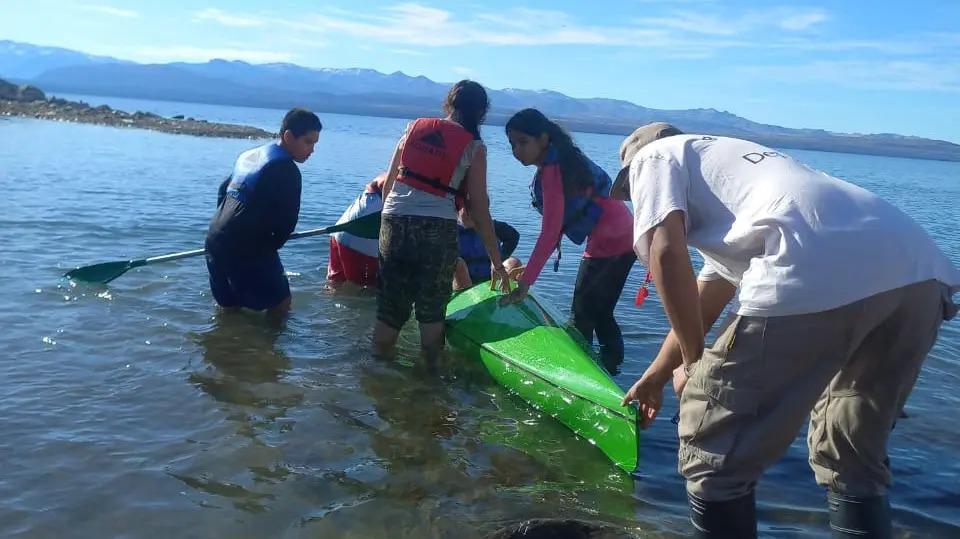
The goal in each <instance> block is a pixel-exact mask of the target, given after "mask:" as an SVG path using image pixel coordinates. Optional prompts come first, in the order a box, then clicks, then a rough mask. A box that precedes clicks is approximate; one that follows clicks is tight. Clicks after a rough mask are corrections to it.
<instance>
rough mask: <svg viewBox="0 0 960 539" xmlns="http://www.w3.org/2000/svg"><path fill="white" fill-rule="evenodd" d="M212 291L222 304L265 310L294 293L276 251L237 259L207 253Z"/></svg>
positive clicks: (223, 305) (214, 297)
mask: <svg viewBox="0 0 960 539" xmlns="http://www.w3.org/2000/svg"><path fill="white" fill-rule="evenodd" d="M207 272H208V273H209V274H210V292H212V293H213V299H215V300H216V301H217V303H218V304H219V305H221V306H222V307H246V308H248V309H254V310H257V311H262V310H264V309H270V308H273V307H276V306H277V305H279V304H280V303H281V302H282V301H283V300H285V299H287V297H289V296H290V282H289V281H288V280H287V276H286V274H285V273H284V271H283V264H281V263H280V255H279V254H277V253H273V254H272V255H266V256H262V257H257V258H241V259H234V258H228V257H216V256H213V255H211V254H210V253H207Z"/></svg>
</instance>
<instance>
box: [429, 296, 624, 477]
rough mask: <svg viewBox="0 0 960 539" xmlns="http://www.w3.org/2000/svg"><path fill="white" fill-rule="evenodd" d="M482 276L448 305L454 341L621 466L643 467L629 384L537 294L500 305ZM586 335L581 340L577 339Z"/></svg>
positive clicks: (502, 382)
mask: <svg viewBox="0 0 960 539" xmlns="http://www.w3.org/2000/svg"><path fill="white" fill-rule="evenodd" d="M499 297H500V294H499V293H498V292H495V291H492V290H490V284H489V283H481V284H478V285H476V286H474V287H472V288H468V289H466V290H463V291H461V292H459V293H457V294H456V295H455V296H454V297H453V298H452V299H451V300H450V303H449V304H448V305H447V340H448V342H450V344H451V345H452V346H454V347H455V348H457V349H458V350H460V351H462V352H463V353H465V354H467V355H468V356H469V357H471V358H476V359H479V360H480V361H481V362H482V363H483V365H484V366H485V367H486V369H487V371H489V372H490V374H491V375H492V376H493V378H494V379H496V381H497V382H498V383H499V384H500V385H502V386H503V387H505V388H507V389H508V390H510V391H511V392H512V393H514V394H516V395H518V396H520V397H521V398H522V399H524V400H525V401H527V403H529V404H530V405H531V406H533V407H534V408H536V409H538V410H541V411H543V412H545V413H547V414H549V415H550V416H552V417H554V418H555V419H557V420H558V421H560V422H561V423H563V424H564V425H566V426H567V427H569V428H570V429H571V430H572V431H573V432H575V433H576V434H578V435H579V436H581V437H582V438H584V439H586V440H587V441H589V442H590V443H591V444H593V445H595V446H596V447H597V448H599V449H600V450H601V451H603V453H604V454H605V455H607V457H609V458H610V460H612V461H613V462H614V464H616V465H617V466H618V467H620V468H621V469H623V470H624V471H626V472H628V473H629V472H633V471H634V470H635V469H636V467H637V447H638V440H637V429H636V411H635V408H633V407H629V408H624V407H622V406H620V402H621V400H622V399H623V395H624V393H623V391H622V390H621V389H620V387H619V386H617V384H616V383H615V382H614V381H613V379H611V378H610V375H609V374H607V371H606V370H604V368H603V367H601V366H600V365H598V364H597V362H596V361H594V360H593V358H591V357H590V355H589V354H588V353H587V352H586V351H584V349H583V347H582V346H581V344H580V342H582V337H580V336H579V334H578V333H576V332H575V330H572V329H567V328H566V327H565V326H564V325H563V324H562V323H558V320H562V317H561V316H559V315H558V314H557V313H556V312H555V311H552V310H550V309H549V308H548V307H546V306H545V305H543V304H541V303H540V302H538V301H537V299H536V298H535V297H534V296H533V294H530V295H528V296H527V299H526V300H524V302H523V303H520V304H517V305H506V306H500V305H499V302H498V298H499ZM578 339H579V340H578Z"/></svg>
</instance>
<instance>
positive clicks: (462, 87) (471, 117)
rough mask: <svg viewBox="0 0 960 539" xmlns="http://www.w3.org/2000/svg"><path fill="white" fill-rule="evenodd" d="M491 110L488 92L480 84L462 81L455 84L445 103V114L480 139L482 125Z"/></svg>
mask: <svg viewBox="0 0 960 539" xmlns="http://www.w3.org/2000/svg"><path fill="white" fill-rule="evenodd" d="M488 110H490V100H489V99H488V98H487V91H486V90H484V89H483V86H481V85H480V84H479V83H477V82H474V81H472V80H462V81H460V82H458V83H456V84H454V85H453V86H452V87H451V88H450V91H449V92H448V93H447V98H446V99H445V100H444V101H443V112H444V113H445V114H447V115H448V116H450V118H451V119H452V120H453V121H455V122H457V123H458V124H460V125H461V126H463V128H464V129H466V130H467V131H469V132H471V133H473V137H474V138H475V139H477V140H479V139H480V124H482V123H483V119H484V118H486V116H487V111H488Z"/></svg>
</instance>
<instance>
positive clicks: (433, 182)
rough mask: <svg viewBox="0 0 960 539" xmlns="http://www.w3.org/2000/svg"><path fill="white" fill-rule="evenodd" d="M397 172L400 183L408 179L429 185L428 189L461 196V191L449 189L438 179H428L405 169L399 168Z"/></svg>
mask: <svg viewBox="0 0 960 539" xmlns="http://www.w3.org/2000/svg"><path fill="white" fill-rule="evenodd" d="M399 172H400V175H399V179H400V180H401V181H403V180H405V179H408V178H409V179H412V180H416V181H418V182H421V183H424V184H426V185H429V186H430V187H433V188H435V189H440V190H442V191H446V192H448V193H450V194H451V195H455V196H463V189H454V188H452V187H450V186H449V185H446V184H445V183H443V182H442V181H440V178H429V177H427V176H424V175H422V174H418V173H416V172H414V171H412V170H410V169H409V168H407V167H400V170H399ZM404 183H407V182H406V181H404Z"/></svg>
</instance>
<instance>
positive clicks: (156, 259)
mask: <svg viewBox="0 0 960 539" xmlns="http://www.w3.org/2000/svg"><path fill="white" fill-rule="evenodd" d="M344 224H346V223H344ZM342 228H343V225H342V224H340V225H333V226H325V227H323V228H314V229H311V230H304V231H303V232H294V233H293V234H290V239H291V240H295V239H297V238H307V237H310V236H319V235H321V234H329V233H331V232H337V231H338V230H342ZM205 252H207V251H206V249H194V250H192V251H183V252H182V253H171V254H168V255H161V256H152V257H150V258H144V259H142V260H133V261H131V264H132V265H133V267H138V266H145V265H147V264H153V263H155V262H169V261H171V260H180V259H181V258H190V257H192V256H200V255H202V254H203V253H205Z"/></svg>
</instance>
